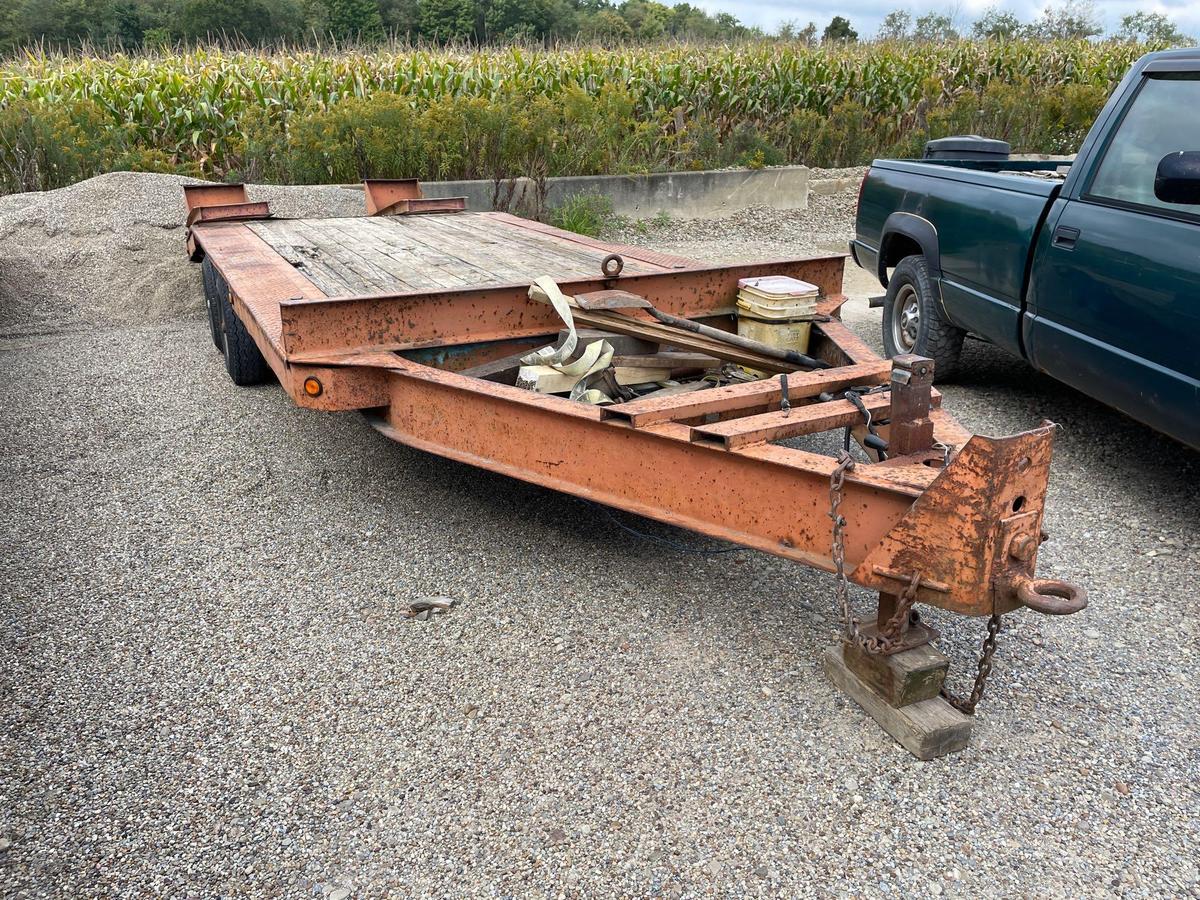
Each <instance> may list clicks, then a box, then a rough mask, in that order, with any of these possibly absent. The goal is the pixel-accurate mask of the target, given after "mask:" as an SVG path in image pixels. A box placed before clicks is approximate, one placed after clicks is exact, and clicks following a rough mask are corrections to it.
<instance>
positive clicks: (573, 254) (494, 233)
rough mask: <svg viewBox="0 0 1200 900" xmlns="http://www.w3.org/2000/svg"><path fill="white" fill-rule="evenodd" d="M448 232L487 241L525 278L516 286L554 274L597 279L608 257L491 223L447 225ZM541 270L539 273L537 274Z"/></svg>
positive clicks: (483, 221) (476, 222)
mask: <svg viewBox="0 0 1200 900" xmlns="http://www.w3.org/2000/svg"><path fill="white" fill-rule="evenodd" d="M444 224H445V225H446V226H447V227H448V228H452V229H457V230H459V231H461V232H463V233H464V234H465V235H466V236H467V238H468V239H473V240H476V241H487V242H488V243H489V244H491V245H492V246H493V247H494V252H497V253H499V254H501V255H503V256H504V257H505V258H506V259H508V260H509V263H508V265H509V267H510V268H512V267H516V268H517V270H518V271H520V272H522V273H523V274H522V275H521V276H520V277H518V278H516V279H515V282H517V283H519V282H522V281H533V279H534V278H536V277H537V276H538V275H540V274H545V273H547V272H551V273H553V275H554V277H556V278H561V279H564V280H565V279H566V278H567V276H576V277H577V276H594V275H598V274H599V273H600V260H601V259H603V258H604V254H598V253H594V252H593V251H588V250H585V249H578V250H577V249H575V248H574V247H571V246H567V245H563V244H562V243H561V242H555V241H552V240H549V239H544V238H541V237H540V236H539V235H536V234H532V233H528V232H524V231H522V230H520V229H516V228H504V227H497V224H496V223H495V222H494V221H492V220H489V219H482V220H481V219H474V220H464V221H457V222H446V223H444ZM533 270H537V271H533Z"/></svg>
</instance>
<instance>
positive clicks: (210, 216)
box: [183, 184, 271, 260]
mask: <svg viewBox="0 0 1200 900" xmlns="http://www.w3.org/2000/svg"><path fill="white" fill-rule="evenodd" d="M183 196H184V203H185V204H186V206H187V248H188V257H189V258H190V259H192V260H198V259H199V258H200V257H201V256H203V255H204V254H203V251H202V250H201V249H200V247H199V245H198V244H197V243H196V240H195V238H194V236H193V231H192V229H193V228H194V227H195V226H196V225H197V224H199V223H201V222H206V223H213V222H248V221H252V220H254V219H269V218H271V204H270V203H268V202H267V201H265V200H258V201H253V202H252V201H251V200H250V199H249V197H248V196H247V195H246V186H245V185H244V184H189V185H185V186H184V188H183Z"/></svg>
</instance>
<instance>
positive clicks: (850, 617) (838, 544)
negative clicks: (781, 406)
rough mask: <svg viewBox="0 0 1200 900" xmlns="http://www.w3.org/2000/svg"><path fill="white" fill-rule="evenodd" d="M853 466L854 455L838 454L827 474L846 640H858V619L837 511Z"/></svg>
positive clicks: (842, 522)
mask: <svg viewBox="0 0 1200 900" xmlns="http://www.w3.org/2000/svg"><path fill="white" fill-rule="evenodd" d="M853 468H854V457H853V456H851V455H850V454H849V453H845V452H843V453H841V454H839V455H838V464H837V468H835V469H834V470H833V472H832V473H831V474H830V476H829V518H831V519H833V568H834V572H835V573H836V575H837V588H836V589H837V598H838V604H839V605H840V606H841V608H842V627H843V629H844V630H845V633H846V639H847V640H859V639H860V635H859V632H858V619H856V618H854V614H853V613H851V611H850V582H848V581H847V580H846V542H845V538H844V536H843V531H844V529H845V527H846V519H845V518H844V517H843V516H842V514H841V513H840V512H839V511H838V508H839V507H840V506H841V505H842V485H844V484H845V482H846V473H847V472H849V471H850V470H851V469H853Z"/></svg>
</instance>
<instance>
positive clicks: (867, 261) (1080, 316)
mask: <svg viewBox="0 0 1200 900" xmlns="http://www.w3.org/2000/svg"><path fill="white" fill-rule="evenodd" d="M946 143H949V144H950V147H949V149H946V148H945V146H944V145H945V144H946ZM937 145H942V146H941V147H939V146H937ZM997 145H1000V146H999V147H997ZM1006 150H1007V148H1006V146H1005V145H1002V144H1001V142H997V141H985V140H983V139H980V138H973V137H968V138H965V139H963V138H957V139H948V141H944V142H931V147H930V148H927V150H926V156H927V158H926V159H924V160H920V161H917V160H876V161H875V162H874V163H873V164H872V166H871V169H870V171H869V172H868V173H867V177H866V179H865V180H864V181H863V185H862V189H861V193H860V195H859V204H858V217H857V223H856V229H855V231H856V237H855V239H854V241H852V242H851V244H850V252H851V254H852V255H853V257H854V260H855V262H857V263H858V265H860V266H862V267H863V268H865V269H867V270H868V271H872V272H875V273H877V274H878V277H879V281H880V283H881V284H882V285H883V286H884V287H886V288H887V295H886V297H885V298H884V299H883V304H882V305H883V340H884V346H885V347H886V348H887V350H888V352H889V353H890V354H891V355H893V356H895V355H898V354H901V353H918V354H921V355H923V356H928V357H931V358H933V360H934V361H935V371H936V372H937V373H939V375H940V376H941V377H942V378H945V377H947V376H951V375H953V373H954V369H955V366H956V365H957V364H958V359H959V354H960V352H961V350H962V343H963V338H964V337H965V336H966V335H967V333H968V332H969V333H971V334H973V335H976V336H978V337H981V338H983V339H985V340H987V341H990V342H992V343H994V344H996V345H997V346H999V347H1002V348H1004V349H1005V350H1007V351H1009V352H1011V353H1013V354H1015V355H1017V356H1020V357H1021V358H1023V359H1025V360H1027V361H1028V362H1029V363H1031V364H1032V365H1033V366H1034V367H1035V368H1037V369H1040V370H1041V371H1043V372H1046V373H1047V374H1049V375H1051V376H1053V377H1054V378H1057V379H1058V380H1060V381H1063V382H1065V383H1067V384H1069V385H1071V386H1072V387H1074V388H1077V389H1078V390H1080V391H1082V392H1083V393H1085V394H1088V395H1090V396H1092V397H1095V398H1097V399H1099V400H1101V401H1103V402H1105V403H1107V404H1109V405H1111V406H1114V407H1116V408H1117V409H1119V410H1121V411H1122V412H1124V413H1126V414H1127V415H1129V416H1132V417H1133V418H1135V419H1138V420H1140V421H1141V422H1144V423H1145V424H1147V425H1149V426H1151V427H1153V428H1156V429H1158V430H1160V431H1162V432H1164V433H1166V434H1169V435H1171V436H1172V437H1174V438H1176V439H1177V440H1179V441H1182V442H1183V443H1185V444H1188V445H1189V446H1191V447H1195V448H1200V49H1192V50H1177V51H1168V52H1162V53H1151V54H1149V55H1147V56H1144V57H1142V59H1140V60H1138V62H1137V64H1136V65H1134V67H1133V69H1132V70H1131V71H1130V72H1129V74H1128V75H1127V76H1126V77H1125V79H1124V80H1123V81H1122V82H1121V84H1120V86H1119V87H1118V88H1117V90H1116V91H1115V93H1114V94H1113V95H1112V97H1110V98H1109V101H1108V103H1107V104H1106V105H1105V107H1104V109H1103V110H1102V111H1101V113H1100V115H1099V117H1098V118H1097V119H1096V122H1095V124H1094V125H1093V126H1092V130H1091V132H1090V133H1089V134H1088V136H1087V139H1086V140H1085V141H1084V143H1083V146H1082V147H1081V148H1080V150H1079V153H1078V155H1077V156H1076V157H1075V159H1074V161H1068V160H1050V161H1023V160H1022V161H1017V160H1009V159H1008V158H1007V152H1006ZM931 155H932V156H934V157H945V156H951V157H955V158H933V159H930V158H928V157H929V156H931Z"/></svg>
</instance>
